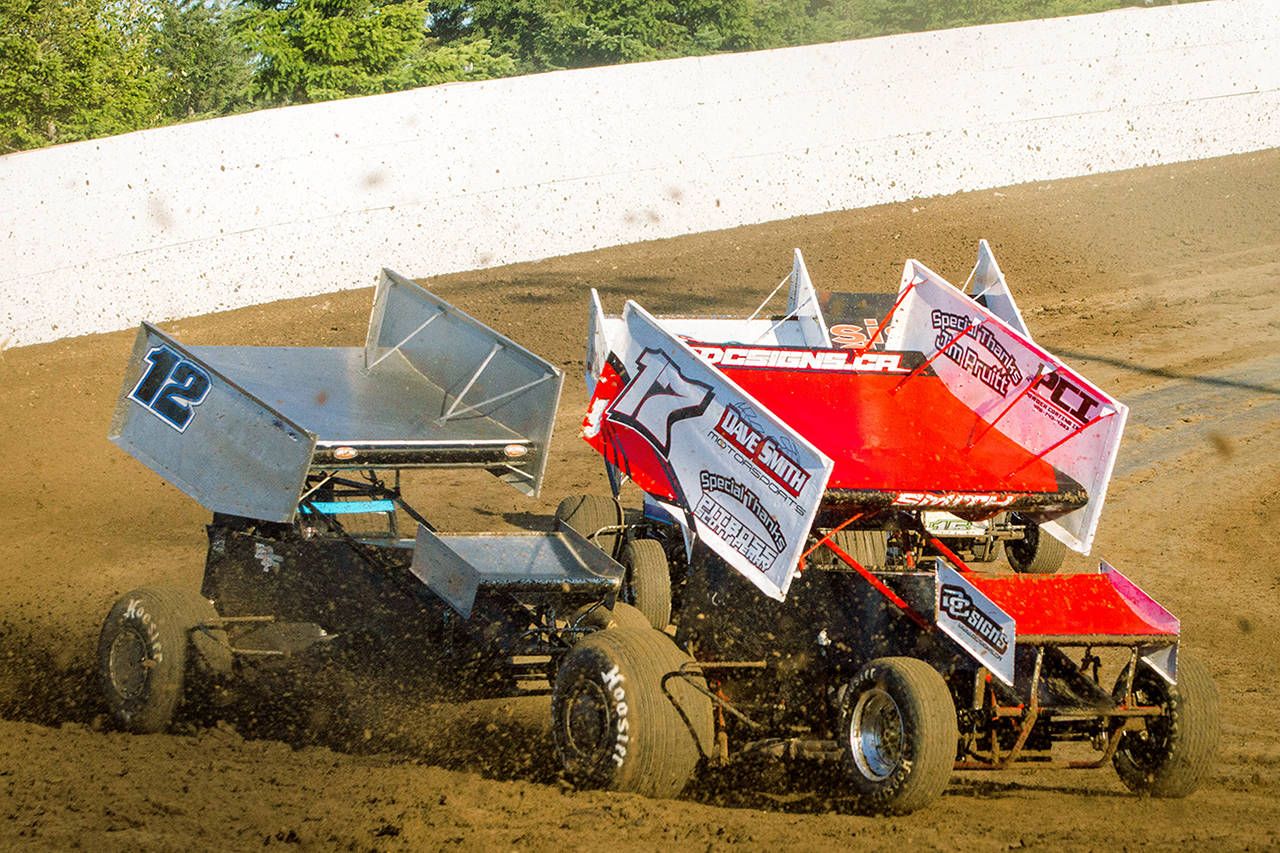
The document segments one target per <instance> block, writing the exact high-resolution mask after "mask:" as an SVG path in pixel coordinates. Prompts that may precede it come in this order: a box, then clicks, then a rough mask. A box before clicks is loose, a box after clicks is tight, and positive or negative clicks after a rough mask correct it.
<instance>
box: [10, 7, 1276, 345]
mask: <svg viewBox="0 0 1280 853" xmlns="http://www.w3.org/2000/svg"><path fill="white" fill-rule="evenodd" d="M1276 146H1280V3H1277V2H1275V0H1213V2H1206V3H1194V4H1183V5H1177V6H1165V7H1158V8H1150V9H1143V8H1134V9H1129V10H1122V11H1117V12H1110V13H1106V14H1101V15H1090V16H1083V17H1077V18H1064V19H1058V20H1053V21H1037V22H1028V23H1019V24H1001V25H995V26H988V27H977V28H970V29H963V30H950V31H944V32H935V33H922V34H917V35H908V36H896V37H890V38H880V39H869V40H864V41H857V42H844V43H840V44H832V45H822V46H817V47H805V48H794V49H788V50H776V51H765V52H760V53H750V54H737V55H731V56H717V57H709V58H699V59H682V60H673V61H668V62H657V63H648V64H643V65H630V66H617V67H610V68H599V69H589V70H583V71H567V72H559V73H554V74H542V75H537V76H532V77H522V78H514V79H508V80H494V81H486V82H482V83H468V84H454V85H447V86H438V87H434V88H429V89H420V90H416V91H412V92H402V93H397V94H392V95H382V96H376V97H369V98H359V99H352V100H346V101H337V102H331V103H325V104H315V105H310V106H302V107H292V108H287V109H280V110H271V111H266V112H259V113H254V114H250V115H245V116H236V117H231V118H224V119H217V120H213V121H207V122H200V123H196V124H188V125H182V126H178V127H170V128H164V129H160V130H150V131H143V132H139V133H132V134H127V135H125V136H119V137H113V138H110V139H102V140H95V141H91V142H83V143H77V144H73V145H65V146H61V147H56V148H51V149H45V150H41V151H32V152H23V153H19V154H11V155H8V156H5V157H0V199H2V200H3V204H2V205H0V258H2V259H3V264H4V266H3V269H2V270H0V305H2V306H3V307H2V308H0V346H18V345H24V344H32V343H37V342H41V341H49V340H53V339H57V338H61V337H65V336H69V335H79V334H85V333H88V332H98V331H107V330H113V329H120V328H125V327H128V326H132V325H134V324H136V323H137V322H138V321H139V320H141V319H143V318H146V319H150V320H156V321H158V320H163V319H170V318H174V317H180V316H189V315H193V314H201V313H205V312H209V311H215V310H220V309H227V308H233V307H239V306H243V305H248V304H253V303H259V302H266V301H271V300H274V299H279V298H283V297H291V296H303V295H310V294H316V293H323V292H329V291H333V290H339V289H344V288H351V287H360V286H364V285H369V284H372V283H373V282H374V280H375V277H376V274H377V272H378V270H379V268H381V267H382V266H388V267H391V268H392V269H395V270H397V271H399V272H402V273H405V274H407V275H410V276H414V277H422V276H429V275H435V274H440V273H447V272H455V271H458V270H465V269H475V268H480V267H486V266H496V265H500V264H507V263H512V262H516V261H523V260H531V259H536V258H543V257H550V256H553V255H560V254H566V253H570V252H578V251H586V250H589V249H594V248H598V247H601V246H608V245H617V244H622V243H629V242H634V241H637V240H646V239H653V238H658V237H667V236H673V235H677V234H684V233H690V232H695V231H705V230H712V229H719V228H729V227H733V226H737V225H741V224H746V223H754V222H763V221H769V220H774V219H784V218H788V217H792V216H798V215H802V214H810V213H819V212H824V211H829V210H839V209H846V208H855V207H862V206H866V205H872V204H880V203H884V202H891V201H898V200H903V199H907V198H913V197H918V196H929V195H939V194H945V193H951V192H957V191H962V190H972V189H980V188H985V187H993V186H1004V185H1007V184H1013V183H1020V182H1025V181H1032V180H1044V179H1050V178H1058V177H1064V176H1072V175H1081V174H1089V173H1093V172H1102V171H1110V170H1116V169H1125V168H1132V167H1136V166H1144V165H1153V164H1158V163H1169V162H1176V161H1182V160H1191V159H1200V158H1206V157H1213V156H1219V155H1225V154H1232V153H1239V152H1245V151H1253V150H1259V149H1263V148H1271V147H1276Z"/></svg>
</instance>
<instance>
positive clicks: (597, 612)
mask: <svg viewBox="0 0 1280 853" xmlns="http://www.w3.org/2000/svg"><path fill="white" fill-rule="evenodd" d="M571 624H573V625H575V626H576V627H578V628H594V629H595V630H597V631H604V630H607V629H609V628H649V627H652V626H650V625H649V620H648V619H647V618H646V617H645V615H644V614H643V613H641V612H640V611H639V610H637V609H635V608H634V607H632V606H631V605H630V604H624V603H623V602H621V601H618V602H615V603H614V605H613V609H612V610H610V609H609V608H607V607H603V606H601V607H596V608H595V609H592V605H590V604H588V605H587V606H586V607H582V608H579V609H578V611H577V612H576V613H574V614H573V619H572V620H571Z"/></svg>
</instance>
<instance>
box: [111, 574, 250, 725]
mask: <svg viewBox="0 0 1280 853" xmlns="http://www.w3.org/2000/svg"><path fill="white" fill-rule="evenodd" d="M217 618H218V613H217V611H216V610H215V609H214V607H213V605H212V604H210V603H209V601H208V600H207V599H205V598H204V597H203V596H201V595H200V594H199V593H198V592H195V591H193V590H181V589H135V590H133V591H132V592H130V593H128V594H127V595H125V596H123V597H122V598H120V600H119V601H117V602H116V603H115V605H114V606H113V607H112V608H111V611H110V612H109V613H108V614H107V618H106V621H105V622H103V624H102V631H101V633H100V634H99V635H98V673H99V677H100V679H101V683H102V692H103V696H104V697H105V699H106V703H107V709H108V710H109V711H110V713H111V717H112V719H114V720H115V722H116V723H117V724H118V725H120V726H121V727H122V728H124V729H126V730H127V731H131V732H136V733H139V734H143V733H154V732H161V731H164V730H165V729H167V728H168V727H169V724H170V722H172V720H173V714H174V711H175V710H176V709H177V707H178V705H179V703H180V702H181V701H182V695H183V688H184V686H185V683H186V680H187V675H188V673H189V671H190V669H192V668H194V665H195V664H196V663H197V662H200V663H202V664H203V665H204V666H205V668H207V669H210V670H214V671H219V672H220V671H224V669H229V668H230V650H229V649H227V647H226V646H225V642H224V641H225V634H223V633H222V632H221V631H218V630H215V629H208V631H209V633H207V634H206V633H204V632H203V631H201V632H198V633H199V638H198V639H197V638H196V637H195V636H193V629H195V628H196V626H198V625H202V624H203V623H211V622H213V621H214V620H216V619H217Z"/></svg>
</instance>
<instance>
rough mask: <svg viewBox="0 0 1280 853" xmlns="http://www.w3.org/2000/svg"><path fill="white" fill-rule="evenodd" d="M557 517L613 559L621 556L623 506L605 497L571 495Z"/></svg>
mask: <svg viewBox="0 0 1280 853" xmlns="http://www.w3.org/2000/svg"><path fill="white" fill-rule="evenodd" d="M555 517H556V518H557V519H558V520H560V521H563V522H564V523H565V524H567V525H569V526H570V527H572V528H573V529H574V530H576V531H578V532H579V533H581V534H582V535H583V536H585V537H586V538H587V539H590V540H591V541H592V542H594V543H595V544H596V546H597V547H598V548H600V550H601V551H604V552H605V553H606V554H608V555H609V556H610V557H617V556H618V542H619V540H620V539H621V538H622V505H621V504H620V503H618V499H617V498H614V497H609V496H606V495H571V496H569V497H567V498H565V499H564V500H562V501H560V504H559V505H558V506H557V507H556V514H555Z"/></svg>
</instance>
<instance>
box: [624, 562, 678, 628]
mask: <svg viewBox="0 0 1280 853" xmlns="http://www.w3.org/2000/svg"><path fill="white" fill-rule="evenodd" d="M618 562H620V563H622V565H623V566H624V567H625V568H626V570H627V586H626V590H625V592H626V595H627V598H628V601H629V603H630V604H631V605H632V606H634V607H635V608H636V609H637V610H639V611H640V612H641V613H643V614H644V616H645V618H646V619H648V620H649V624H650V625H652V626H653V627H655V628H657V629H658V630H659V631H661V630H663V629H664V628H666V627H667V625H668V624H669V623H670V622H671V566H670V565H669V564H668V563H667V554H666V552H665V551H663V550H662V543H660V542H658V541H656V540H654V539H632V540H631V541H630V542H628V543H627V544H626V545H623V546H622V554H621V555H620V556H619V558H618Z"/></svg>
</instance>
